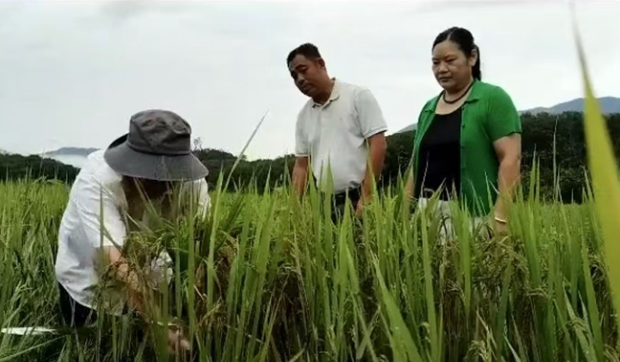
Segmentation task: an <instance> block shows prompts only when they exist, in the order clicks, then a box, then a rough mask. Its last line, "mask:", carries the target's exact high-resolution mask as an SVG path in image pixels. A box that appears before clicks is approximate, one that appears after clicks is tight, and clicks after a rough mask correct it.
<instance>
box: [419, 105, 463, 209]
mask: <svg viewBox="0 0 620 362" xmlns="http://www.w3.org/2000/svg"><path fill="white" fill-rule="evenodd" d="M460 138H461V108H459V109H457V110H456V111H454V112H452V113H449V114H436V115H435V118H434V119H433V121H432V122H431V124H430V126H429V127H428V129H427V130H426V133H425V134H424V138H423V139H422V141H421V142H420V146H419V147H420V151H419V160H418V169H417V170H415V171H416V172H417V175H418V176H416V179H418V180H420V182H416V185H415V192H414V195H415V197H430V196H431V195H432V194H433V193H434V192H435V191H438V190H439V189H440V188H442V190H443V191H444V192H441V194H440V195H439V198H440V199H442V200H448V199H449V198H453V197H454V194H453V188H454V189H456V190H455V191H456V196H458V195H459V193H460V185H461V142H460ZM422 183H423V184H424V185H422ZM422 186H424V192H421V188H422Z"/></svg>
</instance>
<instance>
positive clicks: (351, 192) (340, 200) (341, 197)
mask: <svg viewBox="0 0 620 362" xmlns="http://www.w3.org/2000/svg"><path fill="white" fill-rule="evenodd" d="M361 195H362V188H361V186H358V187H356V188H352V189H348V190H346V191H343V192H339V193H337V194H335V195H334V202H335V203H336V204H344V203H345V202H346V201H347V196H348V197H349V200H351V202H352V203H356V202H357V201H359V199H360V198H361Z"/></svg>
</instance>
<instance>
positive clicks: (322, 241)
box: [0, 181, 618, 361]
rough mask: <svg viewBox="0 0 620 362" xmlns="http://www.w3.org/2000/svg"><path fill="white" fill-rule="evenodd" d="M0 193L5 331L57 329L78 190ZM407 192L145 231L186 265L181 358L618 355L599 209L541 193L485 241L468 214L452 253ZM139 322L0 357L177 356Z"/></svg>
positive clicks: (460, 221)
mask: <svg viewBox="0 0 620 362" xmlns="http://www.w3.org/2000/svg"><path fill="white" fill-rule="evenodd" d="M534 189H535V187H534ZM0 190H1V192H0V195H2V196H0V205H2V208H1V209H0V210H1V211H0V241H1V242H2V244H3V247H2V248H0V271H1V273H2V274H1V275H2V283H1V284H0V311H1V312H0V325H1V326H2V327H8V326H25V325H28V326H33V325H37V326H48V327H56V326H58V324H59V319H58V318H59V317H58V306H57V304H56V303H57V302H56V301H57V291H56V284H55V283H56V282H55V279H54V269H53V268H54V257H55V251H56V243H57V241H56V240H57V229H58V225H59V222H60V219H61V216H62V211H63V208H64V205H65V203H66V201H67V197H68V188H67V186H65V185H62V184H57V183H46V182H41V181H40V182H34V181H30V182H22V183H10V184H3V185H0ZM398 190H400V188H397V189H394V190H392V191H388V192H387V193H386V194H385V195H383V196H382V197H381V202H380V203H377V204H375V205H372V206H371V207H369V208H368V209H367V210H366V213H365V215H364V223H363V224H362V225H360V224H357V223H356V222H355V219H354V218H351V217H349V218H345V221H344V223H343V224H342V225H340V227H336V226H334V225H332V224H331V222H330V219H329V216H328V214H325V213H322V212H321V208H322V207H323V206H324V205H323V204H322V201H321V199H320V198H319V197H318V195H317V194H316V192H315V191H314V190H311V192H310V195H309V196H308V198H306V199H304V201H303V203H299V202H298V201H297V199H296V198H294V197H293V196H292V194H291V193H290V192H289V191H288V189H287V188H283V189H280V190H279V191H278V192H277V193H270V192H266V193H262V195H259V193H258V192H257V190H246V191H245V192H243V193H242V192H239V193H234V194H219V193H218V192H217V190H215V192H214V194H213V209H212V213H211V215H210V216H209V217H208V218H207V219H205V220H190V219H182V220H179V221H178V222H174V223H160V224H159V225H155V226H151V227H150V228H145V229H144V230H143V231H142V232H141V233H138V234H136V235H134V236H133V237H132V239H131V240H132V243H133V245H134V246H136V245H141V246H148V247H149V248H152V247H153V246H156V245H161V246H163V247H166V248H168V250H169V252H170V254H171V256H172V257H173V259H174V261H175V265H176V269H177V270H176V273H175V281H174V282H173V286H171V287H170V288H169V289H168V290H165V293H164V295H162V296H161V297H160V303H161V305H162V306H163V308H164V309H165V310H166V313H165V314H167V315H168V316H172V317H179V318H180V319H181V320H183V321H185V322H186V323H187V324H188V330H189V331H190V333H191V335H192V337H193V338H192V340H193V353H192V355H191V356H189V355H188V356H183V358H180V357H179V359H178V360H187V361H189V360H200V361H295V360H296V361H353V360H363V361H463V360H466V361H554V360H565V361H604V360H611V361H616V360H618V350H617V349H616V345H617V328H616V321H615V315H614V313H613V303H612V297H611V295H610V292H609V286H608V282H609V281H608V279H607V273H606V271H605V270H606V269H605V264H604V258H603V248H604V242H603V239H602V235H603V234H602V232H601V228H600V226H599V222H598V219H597V216H596V215H597V214H596V209H595V206H596V205H595V204H594V203H592V202H587V203H585V204H583V205H562V204H560V203H542V202H540V201H539V200H537V197H536V194H535V193H534V192H532V194H531V195H528V200H527V201H523V199H525V197H524V196H522V197H521V199H522V200H521V201H519V202H518V203H517V204H516V205H515V206H514V210H515V211H514V212H515V214H514V216H513V217H512V219H511V229H512V234H511V237H507V238H495V239H485V238H479V237H476V236H475V235H476V234H475V233H473V232H472V231H470V229H469V228H468V227H467V223H468V220H467V215H466V214H465V213H458V214H457V216H456V219H455V220H456V221H455V225H456V232H457V235H458V237H457V238H454V240H452V239H449V240H447V241H446V243H444V244H442V243H439V242H437V240H438V238H437V232H438V221H439V220H436V219H435V218H434V217H433V215H431V214H427V213H425V212H421V211H416V212H415V213H414V214H413V215H411V214H410V213H409V211H408V207H407V205H406V203H403V202H402V199H401V197H400V192H399V191H398ZM349 216H350V215H349ZM190 246H191V247H190ZM134 249H135V250H142V249H143V248H134ZM132 255H134V256H135V258H136V260H137V259H138V258H139V257H138V256H137V255H138V254H137V253H136V254H132ZM139 329H140V327H139V326H137V325H132V324H131V323H130V321H129V320H128V319H114V320H106V321H103V322H102V323H101V324H100V325H99V326H97V327H96V328H94V331H90V332H89V333H91V335H93V336H94V337H92V338H91V339H92V341H91V342H81V343H78V342H77V337H76V336H75V335H73V334H71V333H68V332H63V333H60V335H58V336H10V335H0V361H9V360H29V361H32V360H41V361H43V360H45V361H56V360H57V361H76V360H78V361H92V360H97V361H114V360H123V359H114V356H130V359H129V360H144V361H149V360H153V359H151V358H155V357H153V356H156V357H157V360H161V361H167V360H169V356H168V355H167V353H166V352H165V350H160V349H158V347H159V346H162V345H164V346H165V344H162V343H158V340H157V339H156V338H157V336H158V334H157V333H155V332H156V331H152V332H153V333H149V334H148V335H147V338H146V339H145V340H140V339H139V338H138V337H136V336H134V335H135V334H136V331H137V330H139ZM160 337H161V336H160ZM149 353H150V355H149ZM19 354H21V355H19Z"/></svg>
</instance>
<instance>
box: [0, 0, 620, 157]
mask: <svg viewBox="0 0 620 362" xmlns="http://www.w3.org/2000/svg"><path fill="white" fill-rule="evenodd" d="M577 10H578V19H579V26H580V29H581V32H582V37H583V40H584V42H585V46H586V51H587V56H588V61H589V67H590V70H591V74H592V77H593V80H594V85H595V90H596V92H597V95H598V96H604V95H611V96H620V66H619V65H620V46H618V45H617V44H618V39H620V27H618V26H617V25H616V23H617V20H618V14H620V1H611V0H607V1H603V0H598V1H597V0H587V1H582V2H578V3H577ZM451 26H463V27H466V28H468V29H470V30H471V31H472V33H473V34H474V37H475V39H476V41H477V43H478V44H479V46H480V49H481V60H482V74H483V80H486V81H488V82H491V83H494V84H497V85H500V86H502V87H504V89H506V90H507V91H508V92H509V93H510V95H511V96H512V97H513V99H514V101H515V103H516V105H517V107H518V108H519V109H527V108H532V107H536V106H551V105H554V104H556V103H559V102H562V101H567V100H570V99H573V98H577V97H581V95H582V84H581V81H580V78H579V74H578V70H577V59H576V53H575V47H574V42H573V33H572V30H571V14H570V12H569V6H568V5H567V3H566V2H564V1H560V0H555V1H547V2H542V1H536V2H534V1H501V0H496V1H480V2H474V1H441V0H432V1H419V0H416V1H392V2H389V1H387V0H381V1H377V2H370V1H364V2H353V1H338V2H336V1H331V2H327V1H315V2H301V1H294V2H293V1H272V2H237V1H235V2H233V1H226V2H224V1H221V2H207V1H194V2H187V3H185V2H180V1H179V2H176V1H174V2H173V1H167V2H156V1H149V2H148V3H140V2H137V1H131V2H121V1H107V2H105V1H104V2H95V1H64V2H61V1H38V2H37V1H23V0H16V1H7V0H0V126H1V131H0V149H5V150H9V151H13V152H20V153H37V152H43V151H49V150H52V149H55V148H59V147H63V146H77V147H106V146H107V145H108V144H109V143H110V142H111V141H112V140H113V139H115V138H116V137H118V136H119V135H121V134H123V133H125V132H126V131H127V129H128V120H129V117H130V116H131V115H132V114H133V113H136V112H138V111H140V110H143V109H148V108H167V109H170V110H173V111H176V112H177V113H179V114H180V115H181V116H182V117H184V118H185V119H187V120H188V121H189V122H190V124H191V125H192V127H193V132H194V136H195V137H200V138H201V139H202V143H203V146H205V147H210V148H222V149H225V150H228V151H231V152H233V153H238V152H239V151H241V149H242V147H243V146H244V144H245V142H246V141H247V139H248V138H249V137H250V135H251V133H252V131H253V129H254V127H255V126H256V124H257V123H258V122H259V120H260V118H261V117H262V116H263V114H265V112H267V111H269V114H268V115H267V118H266V119H265V122H264V124H263V126H262V128H261V129H260V130H259V132H258V134H257V136H256V138H255V139H254V141H253V143H252V144H251V145H250V147H249V149H248V152H247V153H248V156H249V157H250V158H258V157H261V158H262V157H275V156H279V155H282V154H284V153H290V152H293V149H294V137H293V136H294V127H295V120H296V116H297V113H298V111H299V109H300V107H302V105H303V104H304V102H305V101H306V98H305V97H304V96H303V95H302V94H300V93H299V92H298V91H297V89H296V88H295V87H294V85H293V82H292V79H291V78H290V76H289V74H288V71H287V68H286V64H285V63H286V62H285V59H286V55H287V53H288V52H289V51H290V50H291V49H292V48H294V47H295V46H297V45H299V44H301V43H304V42H313V43H315V44H316V45H317V46H318V47H319V50H320V51H321V52H322V54H323V57H324V58H325V60H326V62H327V67H328V71H329V72H330V75H332V76H335V77H338V78H340V79H342V80H343V81H346V82H351V83H357V84H360V85H363V86H367V87H369V88H370V89H371V90H372V91H373V92H374V94H375V96H376V97H377V99H378V100H379V102H380V104H381V107H382V108H383V112H384V114H385V117H386V120H387V123H388V127H389V132H390V133H391V132H396V131H398V130H400V129H402V128H403V127H405V126H407V125H409V124H411V123H413V122H415V120H416V117H417V115H418V113H419V111H420V107H422V106H423V104H424V103H425V102H426V101H427V100H428V99H429V98H430V97H432V96H434V95H436V94H437V93H438V92H439V91H440V88H439V86H438V85H437V83H436V82H435V80H434V79H433V76H432V72H431V60H430V59H431V58H430V57H431V45H432V42H433V39H434V37H435V36H436V35H437V34H438V33H439V32H441V31H442V30H444V29H446V28H448V27H451Z"/></svg>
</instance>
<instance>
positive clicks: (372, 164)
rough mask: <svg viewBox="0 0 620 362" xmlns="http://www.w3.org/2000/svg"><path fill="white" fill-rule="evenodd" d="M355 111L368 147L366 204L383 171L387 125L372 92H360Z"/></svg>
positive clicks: (364, 198)
mask: <svg viewBox="0 0 620 362" xmlns="http://www.w3.org/2000/svg"><path fill="white" fill-rule="evenodd" d="M355 109H356V111H357V115H358V120H359V126H360V129H361V133H362V136H363V137H364V139H366V142H367V145H368V163H367V165H366V175H365V176H364V179H363V180H362V201H364V202H365V201H367V200H368V199H369V198H370V197H371V195H372V185H373V182H376V181H377V180H379V177H380V176H381V171H382V170H383V163H384V161H385V153H386V151H387V142H386V139H385V132H386V131H387V125H386V123H385V119H384V118H383V112H382V111H381V107H380V106H379V103H378V102H377V100H376V99H375V97H374V95H373V94H372V92H371V91H370V90H368V89H362V90H360V91H359V93H358V94H357V97H356V99H355Z"/></svg>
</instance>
